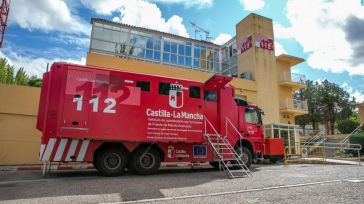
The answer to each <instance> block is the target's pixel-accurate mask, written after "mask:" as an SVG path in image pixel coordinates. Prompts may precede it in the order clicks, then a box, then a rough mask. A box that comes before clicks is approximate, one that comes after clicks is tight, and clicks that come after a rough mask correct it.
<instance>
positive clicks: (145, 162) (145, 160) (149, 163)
mask: <svg viewBox="0 0 364 204" xmlns="http://www.w3.org/2000/svg"><path fill="white" fill-rule="evenodd" d="M140 164H141V165H142V167H143V168H146V169H149V168H152V167H153V166H154V164H155V158H154V156H153V155H152V154H150V153H146V154H145V155H144V157H141V158H140Z"/></svg>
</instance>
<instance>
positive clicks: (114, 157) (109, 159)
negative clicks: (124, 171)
mask: <svg viewBox="0 0 364 204" xmlns="http://www.w3.org/2000/svg"><path fill="white" fill-rule="evenodd" d="M104 164H105V167H106V168H108V169H110V170H113V169H117V168H118V167H119V166H120V165H121V158H120V156H119V155H118V154H116V153H110V154H108V155H106V156H105V159H104Z"/></svg>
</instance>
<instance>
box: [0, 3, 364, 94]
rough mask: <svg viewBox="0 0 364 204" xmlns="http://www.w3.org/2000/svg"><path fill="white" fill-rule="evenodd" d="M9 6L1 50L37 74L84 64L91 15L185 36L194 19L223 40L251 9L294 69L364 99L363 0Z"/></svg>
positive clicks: (190, 29)
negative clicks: (270, 28)
mask: <svg viewBox="0 0 364 204" xmlns="http://www.w3.org/2000/svg"><path fill="white" fill-rule="evenodd" d="M10 9H11V10H10V17H9V22H8V23H9V24H8V27H7V31H6V35H5V42H4V44H3V48H2V49H1V50H0V56H4V57H6V58H8V59H9V61H10V63H11V64H13V65H14V66H15V68H16V69H17V68H19V67H21V66H23V67H25V68H26V70H27V72H28V74H29V75H38V76H40V75H41V73H42V72H44V70H45V67H46V64H47V62H49V63H52V62H53V61H67V62H72V63H80V64H84V63H85V57H86V53H87V51H88V47H89V35H90V29H91V25H90V19H91V17H99V18H104V19H108V20H113V21H116V22H122V23H127V24H132V25H136V26H142V27H148V28H151V29H157V30H161V31H164V32H170V33H174V34H178V35H182V36H187V37H194V32H193V29H192V26H191V25H190V21H193V22H196V23H197V24H198V25H199V26H201V27H203V28H205V29H206V30H208V31H210V33H211V34H210V36H211V37H213V41H214V42H215V43H223V42H225V41H227V40H228V39H229V38H230V37H232V36H234V35H235V25H236V24H237V23H238V22H239V21H240V20H241V19H243V18H244V17H245V16H247V15H249V14H250V13H252V12H254V13H257V14H260V15H263V16H266V17H269V18H271V19H273V22H274V32H275V43H276V55H278V54H280V53H286V54H289V55H293V56H297V57H301V58H304V59H305V60H306V62H304V63H302V64H300V65H297V66H296V67H294V68H293V72H296V73H300V74H304V75H306V78H308V79H310V80H314V81H316V80H317V81H321V80H324V79H328V80H329V81H331V82H335V83H337V84H339V85H340V86H342V87H343V88H344V89H346V90H347V91H348V92H349V93H350V94H351V95H353V96H355V97H356V98H357V99H358V100H359V101H363V100H364V35H363V34H362V33H364V6H362V5H361V0H337V1H328V0H32V1H29V0H15V1H12V4H11V8H10ZM197 37H198V38H200V36H197Z"/></svg>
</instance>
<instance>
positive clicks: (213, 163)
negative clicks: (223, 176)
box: [210, 161, 220, 169]
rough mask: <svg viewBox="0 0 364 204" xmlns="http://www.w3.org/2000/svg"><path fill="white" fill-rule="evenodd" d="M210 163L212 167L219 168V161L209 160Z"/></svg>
mask: <svg viewBox="0 0 364 204" xmlns="http://www.w3.org/2000/svg"><path fill="white" fill-rule="evenodd" d="M210 165H211V166H212V167H214V169H220V168H219V167H220V165H219V162H216V161H214V162H210Z"/></svg>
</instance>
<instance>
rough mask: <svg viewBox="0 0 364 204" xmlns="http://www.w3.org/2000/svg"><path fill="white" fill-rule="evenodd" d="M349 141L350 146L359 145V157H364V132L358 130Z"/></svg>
mask: <svg viewBox="0 0 364 204" xmlns="http://www.w3.org/2000/svg"><path fill="white" fill-rule="evenodd" d="M349 140H350V143H351V144H360V145H361V147H362V148H361V150H360V155H364V131H363V130H360V131H359V132H357V133H356V134H354V135H352V136H351V137H350V138H349Z"/></svg>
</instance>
